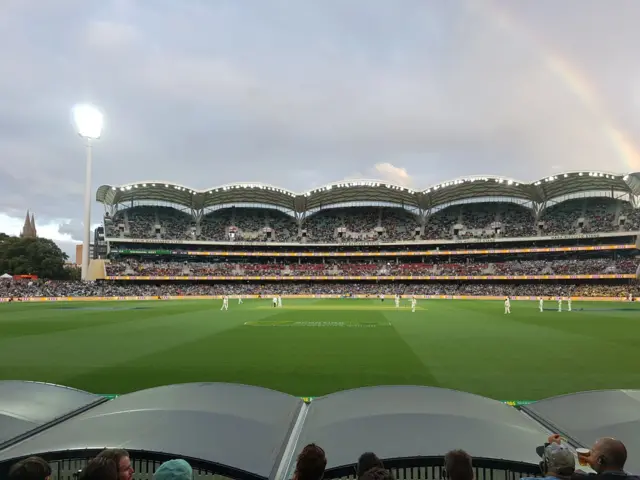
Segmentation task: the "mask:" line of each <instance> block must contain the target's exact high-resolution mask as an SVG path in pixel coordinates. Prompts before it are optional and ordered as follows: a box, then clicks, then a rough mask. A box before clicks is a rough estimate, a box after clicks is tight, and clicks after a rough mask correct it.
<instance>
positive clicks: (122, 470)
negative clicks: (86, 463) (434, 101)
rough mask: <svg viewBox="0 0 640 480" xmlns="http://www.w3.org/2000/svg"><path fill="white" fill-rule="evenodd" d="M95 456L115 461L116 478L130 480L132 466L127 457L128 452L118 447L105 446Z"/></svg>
mask: <svg viewBox="0 0 640 480" xmlns="http://www.w3.org/2000/svg"><path fill="white" fill-rule="evenodd" d="M96 458H108V459H111V460H113V461H114V462H115V464H116V466H117V467H118V480H131V477H132V476H133V466H132V465H131V459H130V458H129V452H127V451H126V450H122V449H120V448H107V449H106V450H103V451H102V452H101V453H100V455H98V456H97V457H96Z"/></svg>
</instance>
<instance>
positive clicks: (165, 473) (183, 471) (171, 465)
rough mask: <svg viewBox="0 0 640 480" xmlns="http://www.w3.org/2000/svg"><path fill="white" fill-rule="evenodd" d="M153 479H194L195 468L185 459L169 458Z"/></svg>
mask: <svg viewBox="0 0 640 480" xmlns="http://www.w3.org/2000/svg"><path fill="white" fill-rule="evenodd" d="M153 480H193V469H192V468H191V465H189V464H188V463H187V462H186V461H185V460H182V459H178V460H169V461H167V462H164V463H163V464H162V465H160V466H159V467H158V469H157V470H156V471H155V473H154V474H153Z"/></svg>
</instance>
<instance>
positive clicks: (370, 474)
mask: <svg viewBox="0 0 640 480" xmlns="http://www.w3.org/2000/svg"><path fill="white" fill-rule="evenodd" d="M358 480H395V477H394V476H393V474H392V473H391V472H390V471H389V470H385V469H384V468H382V467H373V468H370V469H369V470H367V471H366V472H364V473H363V474H362V476H361V477H359V478H358Z"/></svg>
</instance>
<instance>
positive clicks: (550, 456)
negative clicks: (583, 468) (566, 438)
mask: <svg viewBox="0 0 640 480" xmlns="http://www.w3.org/2000/svg"><path fill="white" fill-rule="evenodd" d="M540 468H541V470H542V473H543V474H544V475H547V476H555V477H571V476H572V475H573V472H574V471H575V469H576V457H575V455H574V454H573V451H571V449H570V448H569V447H568V446H567V445H566V444H564V443H561V444H557V443H550V444H549V445H547V446H546V447H545V449H544V452H543V453H542V462H541V465H540Z"/></svg>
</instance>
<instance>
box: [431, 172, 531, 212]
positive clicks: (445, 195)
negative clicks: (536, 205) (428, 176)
mask: <svg viewBox="0 0 640 480" xmlns="http://www.w3.org/2000/svg"><path fill="white" fill-rule="evenodd" d="M423 193H424V194H425V195H426V196H427V198H428V199H429V203H430V204H431V206H438V205H445V204H448V203H452V202H458V201H461V200H467V199H470V198H481V197H510V198H518V199H522V200H529V201H539V199H538V198H537V197H536V195H535V192H534V190H533V189H532V188H531V186H530V185H528V184H526V183H523V182H520V181H519V180H514V179H512V178H505V177H496V176H491V175H485V176H473V177H461V178H457V179H455V180H450V181H448V182H443V183H439V184H437V185H433V186H432V187H429V188H427V189H426V190H424V192H423Z"/></svg>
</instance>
